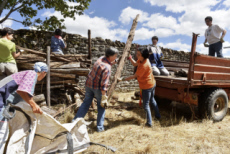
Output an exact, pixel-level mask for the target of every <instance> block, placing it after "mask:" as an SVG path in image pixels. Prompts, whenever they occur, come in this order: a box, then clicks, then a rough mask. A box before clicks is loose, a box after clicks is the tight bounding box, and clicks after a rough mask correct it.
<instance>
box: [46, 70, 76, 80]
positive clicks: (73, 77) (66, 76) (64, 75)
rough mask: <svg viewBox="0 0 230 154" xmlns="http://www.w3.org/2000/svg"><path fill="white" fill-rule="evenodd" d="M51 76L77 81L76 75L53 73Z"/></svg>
mask: <svg viewBox="0 0 230 154" xmlns="http://www.w3.org/2000/svg"><path fill="white" fill-rule="evenodd" d="M50 75H51V76H54V77H59V78H64V79H75V75H74V74H64V73H54V72H52V71H51V73H50Z"/></svg>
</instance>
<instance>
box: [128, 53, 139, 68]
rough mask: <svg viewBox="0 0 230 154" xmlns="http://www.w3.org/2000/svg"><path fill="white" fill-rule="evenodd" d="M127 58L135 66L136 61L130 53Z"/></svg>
mask: <svg viewBox="0 0 230 154" xmlns="http://www.w3.org/2000/svg"><path fill="white" fill-rule="evenodd" d="M128 59H129V60H130V62H131V63H132V65H133V66H137V65H138V63H137V62H136V61H135V60H134V59H133V58H132V56H131V55H129V57H128Z"/></svg>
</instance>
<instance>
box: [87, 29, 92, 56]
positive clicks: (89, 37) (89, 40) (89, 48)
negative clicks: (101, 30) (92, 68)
mask: <svg viewBox="0 0 230 154" xmlns="http://www.w3.org/2000/svg"><path fill="white" fill-rule="evenodd" d="M88 54H89V55H88V59H92V52H91V30H90V29H89V30H88Z"/></svg>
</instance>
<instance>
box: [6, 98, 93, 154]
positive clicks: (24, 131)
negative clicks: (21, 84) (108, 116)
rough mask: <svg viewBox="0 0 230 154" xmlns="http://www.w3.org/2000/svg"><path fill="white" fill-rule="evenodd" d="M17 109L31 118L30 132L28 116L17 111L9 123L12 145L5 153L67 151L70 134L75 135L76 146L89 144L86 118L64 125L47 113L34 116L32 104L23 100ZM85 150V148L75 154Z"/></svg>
mask: <svg viewBox="0 0 230 154" xmlns="http://www.w3.org/2000/svg"><path fill="white" fill-rule="evenodd" d="M15 106H17V107H19V108H21V109H22V110H23V111H24V112H25V113H26V114H27V115H28V116H29V117H30V119H31V121H32V124H31V131H30V132H29V130H30V125H29V123H28V120H27V118H26V117H25V115H24V114H23V113H22V112H20V111H16V115H15V117H14V118H13V119H11V120H9V142H8V144H6V146H7V147H6V148H7V149H6V154H21V153H22V154H23V153H26V154H30V153H31V154H42V153H50V152H56V151H57V150H63V149H67V148H68V143H67V135H68V134H69V133H71V136H72V141H73V143H72V144H73V147H79V146H81V145H84V144H86V143H89V142H90V139H89V136H88V132H87V125H88V124H89V123H88V122H86V121H85V120H84V119H83V118H78V119H76V120H75V121H74V122H72V123H66V124H61V123H60V122H58V121H57V120H55V119H54V118H53V117H52V116H50V115H49V114H47V113H45V112H44V113H43V114H42V115H40V114H34V113H33V111H32V109H31V107H30V105H29V104H27V103H26V102H24V101H21V102H20V103H17V104H16V105H15ZM28 136H29V137H28ZM27 143H28V144H27ZM26 145H28V146H26ZM83 150H85V149H82V150H78V151H74V153H78V152H81V151H83ZM65 153H67V152H65Z"/></svg>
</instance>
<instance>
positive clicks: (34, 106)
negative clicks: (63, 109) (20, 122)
mask: <svg viewBox="0 0 230 154" xmlns="http://www.w3.org/2000/svg"><path fill="white" fill-rule="evenodd" d="M17 93H18V94H19V95H20V96H21V97H22V98H23V99H24V100H25V101H26V102H27V103H28V104H29V105H30V106H31V108H32V110H33V112H34V113H39V114H42V110H41V108H40V107H39V106H38V105H37V104H36V103H35V102H34V100H33V97H30V96H29V95H28V93H27V92H24V91H17Z"/></svg>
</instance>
